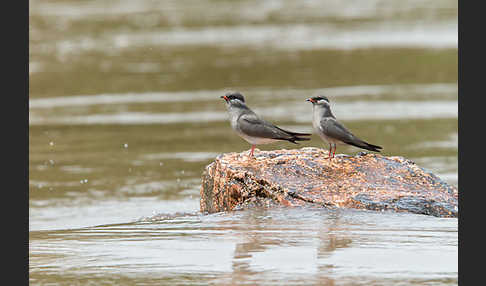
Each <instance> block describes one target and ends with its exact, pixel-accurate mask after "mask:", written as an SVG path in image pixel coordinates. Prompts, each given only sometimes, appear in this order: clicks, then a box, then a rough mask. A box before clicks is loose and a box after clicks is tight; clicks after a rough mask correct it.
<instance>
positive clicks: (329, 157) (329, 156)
mask: <svg viewBox="0 0 486 286" xmlns="http://www.w3.org/2000/svg"><path fill="white" fill-rule="evenodd" d="M331 150H332V144H331V143H329V155H327V158H328V159H329V160H331Z"/></svg>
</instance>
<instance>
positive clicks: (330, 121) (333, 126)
mask: <svg viewBox="0 0 486 286" xmlns="http://www.w3.org/2000/svg"><path fill="white" fill-rule="evenodd" d="M320 127H321V130H322V131H323V132H324V134H326V135H327V136H329V137H332V138H335V139H338V140H339V141H342V142H344V143H348V144H350V143H357V140H358V141H360V140H359V139H358V138H356V137H355V136H354V135H353V134H352V133H351V132H350V131H349V130H348V129H347V128H346V127H344V125H342V124H341V123H340V122H338V121H337V120H336V119H334V118H332V117H326V118H322V119H321V122H320Z"/></svg>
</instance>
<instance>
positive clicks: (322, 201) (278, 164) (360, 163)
mask: <svg viewBox="0 0 486 286" xmlns="http://www.w3.org/2000/svg"><path fill="white" fill-rule="evenodd" d="M256 150H257V151H256V152H255V157H256V158H255V159H249V157H248V152H242V153H226V154H221V155H219V156H218V157H217V158H216V159H215V161H214V162H213V163H211V164H209V165H208V166H206V168H205V171H204V173H203V177H202V185H201V201H200V208H201V211H202V212H206V213H213V212H220V211H229V210H236V209H244V208H250V207H255V206H264V207H273V206H289V207H292V206H302V207H319V208H357V209H370V210H395V211H407V212H412V213H418V214H426V215H434V216H439V217H457V214H458V205H457V203H458V191H457V189H456V188H455V187H454V186H451V185H449V184H447V183H446V182H444V181H443V180H441V179H440V178H439V177H437V176H436V175H434V174H432V173H431V172H429V171H427V170H425V169H423V168H421V167H419V166H417V165H416V164H415V163H414V162H412V161H410V160H407V159H405V158H403V157H386V156H382V155H379V154H366V153H363V152H362V153H359V154H358V155H356V156H347V155H336V157H335V158H334V159H332V160H328V159H327V153H328V150H324V149H318V148H311V147H306V148H302V149H297V150H285V149H284V150H274V151H258V149H256Z"/></svg>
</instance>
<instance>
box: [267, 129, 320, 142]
mask: <svg viewBox="0 0 486 286" xmlns="http://www.w3.org/2000/svg"><path fill="white" fill-rule="evenodd" d="M275 127H277V126H275ZM277 129H279V130H280V131H283V132H285V133H287V134H288V135H289V136H290V138H285V140H287V141H289V142H292V143H294V144H299V143H297V142H296V141H309V140H310V138H307V137H305V136H311V135H312V134H311V133H300V132H293V131H288V130H285V129H282V128H280V127H277Z"/></svg>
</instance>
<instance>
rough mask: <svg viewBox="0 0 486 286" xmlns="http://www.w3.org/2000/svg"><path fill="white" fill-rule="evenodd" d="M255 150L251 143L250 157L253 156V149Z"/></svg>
mask: <svg viewBox="0 0 486 286" xmlns="http://www.w3.org/2000/svg"><path fill="white" fill-rule="evenodd" d="M254 150H255V145H253V144H252V145H251V152H250V157H252V158H253V151H254Z"/></svg>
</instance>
